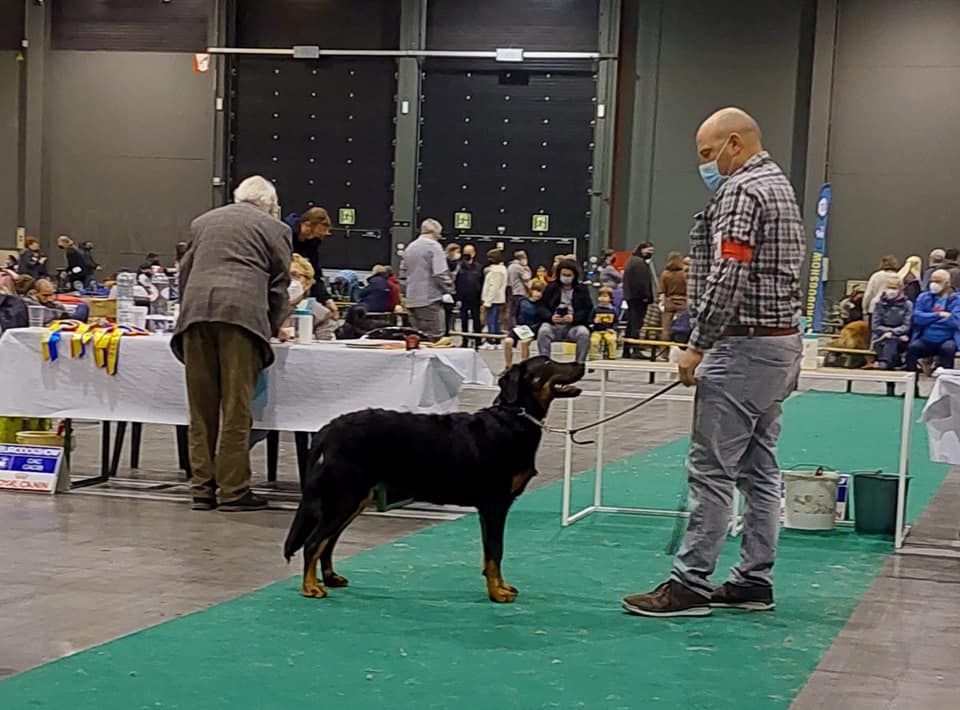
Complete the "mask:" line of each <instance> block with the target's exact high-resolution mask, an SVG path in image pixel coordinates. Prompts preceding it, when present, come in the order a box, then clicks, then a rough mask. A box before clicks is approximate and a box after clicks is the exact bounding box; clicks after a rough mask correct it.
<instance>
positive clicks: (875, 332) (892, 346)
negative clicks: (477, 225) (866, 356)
mask: <svg viewBox="0 0 960 710" xmlns="http://www.w3.org/2000/svg"><path fill="white" fill-rule="evenodd" d="M912 317H913V303H912V302H911V301H910V299H909V298H908V297H907V295H906V293H904V291H903V283H902V282H901V281H900V278H899V277H897V276H891V277H890V278H888V279H887V283H886V284H884V289H883V293H881V294H880V298H879V299H878V300H877V302H876V304H875V305H874V308H873V315H872V316H871V318H870V330H871V345H872V346H873V351H874V352H875V353H876V354H877V360H876V368H877V369H878V370H893V369H895V368H897V367H900V363H901V360H902V357H903V353H904V352H905V351H906V349H907V343H908V342H909V341H910V323H911V319H912Z"/></svg>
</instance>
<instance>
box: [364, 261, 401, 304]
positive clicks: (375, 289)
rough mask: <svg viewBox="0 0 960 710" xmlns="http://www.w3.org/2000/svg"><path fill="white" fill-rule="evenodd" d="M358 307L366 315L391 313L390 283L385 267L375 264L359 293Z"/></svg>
mask: <svg viewBox="0 0 960 710" xmlns="http://www.w3.org/2000/svg"><path fill="white" fill-rule="evenodd" d="M358 305H361V306H363V307H364V308H365V309H366V312H367V313H391V312H392V311H393V309H392V308H391V307H390V282H389V281H388V279H387V267H386V266H381V265H380V264H377V265H376V266H374V267H373V273H372V274H371V275H370V278H368V279H367V285H366V286H364V287H363V289H362V290H361V291H360V300H359V301H358Z"/></svg>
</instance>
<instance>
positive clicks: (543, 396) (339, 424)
mask: <svg viewBox="0 0 960 710" xmlns="http://www.w3.org/2000/svg"><path fill="white" fill-rule="evenodd" d="M583 373H584V368H583V365H579V364H575V363H567V364H564V363H558V362H554V361H552V360H550V359H549V358H546V357H535V358H532V359H530V360H526V361H524V362H521V363H519V364H517V365H514V366H513V367H511V368H510V369H509V370H507V371H506V372H505V373H504V374H503V375H502V376H501V377H500V381H499V385H500V395H499V396H498V397H497V399H496V401H494V403H493V406H490V407H487V408H486V409H482V410H480V411H479V412H476V413H475V414H466V413H457V414H407V413H400V412H389V411H384V410H379V409H370V410H366V411H362V412H354V413H352V414H345V415H343V416H342V417H338V418H337V419H335V420H333V421H332V422H330V423H329V424H328V425H327V426H325V427H324V428H323V429H321V430H320V433H319V434H318V435H317V437H316V439H315V441H314V445H313V448H312V450H311V452H310V462H309V465H310V468H309V471H308V473H307V476H306V479H305V481H304V491H303V498H302V500H301V502H300V507H299V508H298V509H297V513H296V516H295V517H294V519H293V523H292V524H291V526H290V532H289V533H288V534H287V540H286V543H285V544H284V548H283V553H284V555H285V556H286V558H287V560H289V559H290V558H291V557H293V555H294V554H295V553H296V552H297V550H299V549H301V548H303V555H304V565H303V586H302V592H303V595H304V596H307V597H324V596H326V595H327V591H326V588H325V587H345V586H347V580H346V579H344V578H343V577H341V576H339V575H338V574H336V573H335V572H334V571H333V547H334V545H336V543H337V538H338V537H339V536H340V535H341V533H343V531H344V529H346V527H347V526H348V525H349V524H350V523H351V522H352V521H353V519H354V518H355V517H356V516H358V515H359V514H360V513H361V512H362V511H363V509H364V508H365V507H366V506H367V505H369V504H370V502H371V500H372V498H373V488H374V486H377V485H378V484H386V485H387V486H389V487H391V489H393V490H396V491H398V492H400V493H401V494H402V495H403V497H405V498H413V499H415V500H418V501H426V502H429V503H438V504H450V505H462V506H470V507H475V508H476V509H477V511H478V512H479V513H480V530H481V535H482V537H483V557H484V564H483V574H484V576H486V578H487V594H488V596H489V597H490V599H491V600H492V601H495V602H512V601H514V599H516V597H517V590H516V588H514V587H512V586H510V585H509V584H507V583H506V582H504V581H503V577H502V576H501V572H500V560H501V559H502V557H503V530H504V525H505V523H506V520H507V512H508V511H509V510H510V506H511V505H512V504H513V501H514V499H515V498H516V497H517V496H518V495H520V494H521V493H522V492H523V490H524V488H525V487H526V485H527V483H528V482H529V481H530V479H531V478H533V477H534V476H535V475H537V469H536V464H535V459H536V455H537V448H538V447H539V446H540V437H541V434H542V430H541V429H540V427H539V426H538V425H537V424H536V423H535V422H533V421H531V420H530V419H528V418H527V417H525V416H523V414H522V413H523V412H526V413H527V414H529V415H530V416H531V417H533V418H534V419H537V420H542V419H544V418H545V417H546V416H547V410H548V409H549V407H550V403H551V402H552V401H553V400H554V399H555V398H557V397H576V396H577V395H579V394H580V390H579V389H578V388H576V387H574V386H573V383H574V382H577V381H578V380H580V378H582V377H583ZM318 562H319V563H320V569H321V572H322V576H321V577H318V576H317V563H318Z"/></svg>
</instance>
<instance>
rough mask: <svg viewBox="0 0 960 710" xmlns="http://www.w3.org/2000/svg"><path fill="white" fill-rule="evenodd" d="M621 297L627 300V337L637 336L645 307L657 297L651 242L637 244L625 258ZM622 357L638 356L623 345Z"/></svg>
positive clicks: (645, 312) (644, 315)
mask: <svg viewBox="0 0 960 710" xmlns="http://www.w3.org/2000/svg"><path fill="white" fill-rule="evenodd" d="M623 299H624V300H625V301H626V302H627V332H626V334H625V335H626V337H628V338H639V337H640V331H641V329H642V328H643V322H644V320H646V317H647V308H649V307H650V304H651V303H653V302H654V301H655V300H656V299H657V274H656V269H655V267H654V265H653V244H651V243H650V242H644V243H643V244H641V245H640V246H638V247H637V248H636V249H635V250H634V252H633V256H631V257H630V258H629V259H628V260H627V265H626V267H625V268H624V270H623ZM623 350H624V352H623V356H624V357H639V354H638V353H634V352H633V349H632V348H631V347H630V346H628V345H625V346H624V348H623Z"/></svg>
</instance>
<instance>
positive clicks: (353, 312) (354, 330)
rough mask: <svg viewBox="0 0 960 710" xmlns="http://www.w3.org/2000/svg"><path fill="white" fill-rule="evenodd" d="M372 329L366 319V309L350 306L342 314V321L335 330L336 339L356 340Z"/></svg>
mask: <svg viewBox="0 0 960 710" xmlns="http://www.w3.org/2000/svg"><path fill="white" fill-rule="evenodd" d="M371 330H373V328H372V326H371V325H370V323H369V322H368V321H367V309H366V308H364V307H363V306H350V308H348V309H347V312H346V313H345V314H344V316H343V323H342V324H341V325H340V327H339V328H337V330H336V333H335V335H336V337H337V340H357V339H358V338H362V337H363V336H364V335H366V334H367V333H369V332H370V331H371Z"/></svg>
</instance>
